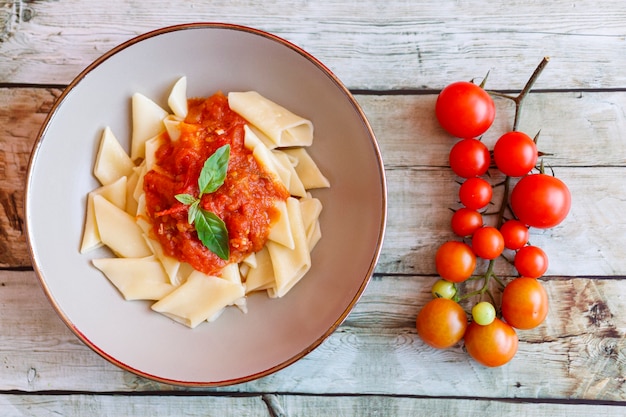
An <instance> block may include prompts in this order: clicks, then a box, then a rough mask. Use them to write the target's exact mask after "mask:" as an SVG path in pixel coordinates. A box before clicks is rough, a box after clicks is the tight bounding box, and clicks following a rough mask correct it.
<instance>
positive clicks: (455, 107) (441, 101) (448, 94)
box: [435, 81, 496, 138]
mask: <svg viewBox="0 0 626 417" xmlns="http://www.w3.org/2000/svg"><path fill="white" fill-rule="evenodd" d="M435 114H436V116H437V120H439V124H440V125H441V127H443V128H444V130H446V131H447V132H448V133H450V134H451V135H453V136H456V137H458V138H475V137H477V136H480V135H482V134H483V133H485V132H486V131H487V129H489V127H490V126H491V124H492V123H493V120H494V119H495V117H496V106H495V104H494V102H493V99H492V98H491V96H490V95H489V93H487V92H486V91H485V90H484V89H482V88H481V87H480V86H478V85H476V84H474V83H470V82H467V81H458V82H455V83H452V84H450V85H448V86H447V87H445V88H444V89H443V90H441V93H439V96H438V97H437V103H436V104H435Z"/></svg>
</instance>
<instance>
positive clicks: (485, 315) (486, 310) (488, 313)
mask: <svg viewBox="0 0 626 417" xmlns="http://www.w3.org/2000/svg"><path fill="white" fill-rule="evenodd" d="M495 318H496V308H495V307H494V306H493V304H491V303H490V302H488V301H481V302H480V303H477V304H476V305H475V306H474V307H472V319H473V320H474V321H475V322H476V323H478V324H480V325H481V326H487V325H488V324H491V322H492V321H494V320H495Z"/></svg>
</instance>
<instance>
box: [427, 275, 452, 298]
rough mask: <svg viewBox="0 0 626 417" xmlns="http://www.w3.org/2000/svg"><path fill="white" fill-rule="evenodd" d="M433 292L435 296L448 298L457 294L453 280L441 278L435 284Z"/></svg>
mask: <svg viewBox="0 0 626 417" xmlns="http://www.w3.org/2000/svg"><path fill="white" fill-rule="evenodd" d="M431 292H432V294H433V298H447V299H449V300H450V299H452V297H454V296H455V295H456V287H455V286H454V284H453V283H452V282H450V281H446V280H444V279H440V280H439V281H437V282H435V283H434V284H433V287H432V289H431Z"/></svg>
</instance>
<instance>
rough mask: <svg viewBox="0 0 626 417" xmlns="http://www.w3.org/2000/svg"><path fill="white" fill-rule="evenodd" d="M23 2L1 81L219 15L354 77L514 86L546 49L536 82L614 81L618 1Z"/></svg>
mask: <svg viewBox="0 0 626 417" xmlns="http://www.w3.org/2000/svg"><path fill="white" fill-rule="evenodd" d="M4 3H8V4H11V3H19V4H21V7H19V8H18V10H21V17H14V18H13V20H14V21H15V23H14V24H12V25H11V26H10V27H8V29H4V28H3V29H2V30H1V31H0V33H1V34H2V35H1V36H2V38H4V39H6V40H5V41H4V42H2V43H0V55H1V56H3V57H5V58H4V59H2V60H1V61H0V82H18V83H33V82H36V83H57V84H67V83H69V81H70V80H71V79H72V78H73V77H75V76H76V75H77V74H78V73H79V72H80V71H81V70H82V69H83V68H84V67H85V66H87V65H88V64H89V63H90V62H92V61H93V60H94V59H96V58H97V57H99V56H100V55H102V54H103V53H104V52H106V51H107V50H109V49H111V48H112V47H114V46H116V45H118V44H120V43H122V42H124V41H126V40H128V39H130V38H132V37H134V36H136V35H138V34H141V33H144V32H147V31H150V30H153V29H156V28H160V27H164V26H169V25H173V24H178V23H189V22H199V21H221V22H227V23H234V24H241V25H247V26H252V27H256V28H259V29H262V30H265V31H269V32H272V33H274V34H276V35H278V36H281V37H283V38H285V39H287V40H289V41H291V42H293V43H295V44H296V45H298V46H300V47H302V48H304V49H305V50H307V51H309V52H310V53H312V54H313V55H315V56H316V57H317V58H319V59H320V60H321V61H322V62H324V63H325V64H326V65H327V66H328V67H329V68H330V69H331V70H333V71H334V72H335V73H336V74H337V75H338V76H339V77H340V78H341V79H342V80H343V81H344V82H345V83H346V84H347V85H348V86H349V87H351V88H358V89H370V90H371V89H374V90H387V89H415V88H423V87H428V88H441V87H443V86H444V85H445V84H447V83H448V82H450V80H455V79H469V78H475V77H482V76H484V75H485V73H486V72H487V71H489V70H492V71H493V73H492V76H491V80H492V81H491V86H492V87H493V88H498V89H509V88H516V85H519V84H523V83H525V81H526V79H527V78H528V74H529V73H530V72H531V71H532V69H533V68H534V67H535V65H536V64H537V63H538V62H539V60H540V59H541V58H542V57H543V56H544V55H549V56H551V57H552V58H553V64H552V66H553V71H552V72H551V73H549V74H546V76H545V77H542V79H541V80H540V82H539V83H538V85H537V86H538V88H561V89H563V88H565V89H567V88H610V87H614V88H620V87H624V86H626V82H625V81H626V75H625V74H624V72H623V71H617V70H612V69H613V68H615V69H618V68H624V67H625V66H626V55H625V54H623V53H620V51H621V52H623V50H624V25H623V19H624V13H625V10H624V4H623V2H622V1H621V0H607V1H603V2H602V7H598V3H597V2H596V1H594V0H582V1H577V2H575V3H573V2H569V1H553V2H543V1H531V2H502V3H498V4H497V5H494V4H492V3H490V2H486V3H485V2H477V1H472V2H459V1H436V2H435V1H433V2H427V1H421V2H409V1H404V0H392V1H386V2H379V1H371V2H362V1H361V2H355V1H353V0H342V1H333V2H309V1H299V0H283V1H281V2H265V1H257V0H248V1H244V0H238V1H229V2H214V1H211V2H163V1H158V0H133V1H122V0H112V1H107V2H94V1H81V0H71V1H63V2H55V1H42V2H22V1H20V0H8V1H7V0H5V1H4Z"/></svg>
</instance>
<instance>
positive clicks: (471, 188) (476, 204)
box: [459, 177, 493, 210]
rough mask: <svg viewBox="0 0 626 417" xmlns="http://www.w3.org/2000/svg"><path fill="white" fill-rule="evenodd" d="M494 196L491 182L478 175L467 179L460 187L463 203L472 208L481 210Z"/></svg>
mask: <svg viewBox="0 0 626 417" xmlns="http://www.w3.org/2000/svg"><path fill="white" fill-rule="evenodd" d="M492 196H493V189H492V188H491V184H489V183H488V182H487V181H485V180H484V179H482V178H478V177H472V178H468V179H466V180H465V181H464V182H463V184H461V188H459V199H460V200H461V204H463V205H464V206H465V207H467V208H469V209H472V210H479V209H481V208H483V207H485V206H487V204H489V202H490V201H491V197H492Z"/></svg>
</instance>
